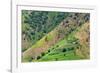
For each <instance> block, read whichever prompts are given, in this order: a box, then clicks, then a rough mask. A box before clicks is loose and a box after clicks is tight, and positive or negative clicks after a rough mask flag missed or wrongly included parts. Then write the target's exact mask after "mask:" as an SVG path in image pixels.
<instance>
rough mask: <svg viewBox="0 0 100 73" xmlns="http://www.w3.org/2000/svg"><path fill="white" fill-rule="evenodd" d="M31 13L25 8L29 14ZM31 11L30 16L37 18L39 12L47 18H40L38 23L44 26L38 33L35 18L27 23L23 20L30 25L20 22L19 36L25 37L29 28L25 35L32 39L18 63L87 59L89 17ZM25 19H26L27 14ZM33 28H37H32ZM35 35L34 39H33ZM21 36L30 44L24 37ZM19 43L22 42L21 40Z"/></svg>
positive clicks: (88, 56) (84, 14) (85, 15)
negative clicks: (21, 34)
mask: <svg viewBox="0 0 100 73" xmlns="http://www.w3.org/2000/svg"><path fill="white" fill-rule="evenodd" d="M26 12H27V11H26ZM31 12H32V11H29V13H31ZM29 13H26V14H25V16H26V15H27V16H28V15H29ZM32 14H35V15H33V17H32V19H35V18H34V17H37V16H38V17H37V18H38V19H39V18H41V14H43V18H44V17H48V20H45V21H44V20H42V19H41V21H40V23H41V25H45V28H43V29H40V30H41V32H40V30H38V27H39V26H38V25H40V24H39V23H37V22H36V21H37V20H38V19H36V20H34V21H31V22H30V23H29V20H28V19H27V20H28V21H27V20H26V21H25V22H27V23H26V24H30V25H26V24H25V22H24V23H23V24H24V26H23V28H22V31H23V36H24V35H25V36H27V34H28V33H27V32H30V31H33V32H32V34H29V36H31V37H34V39H33V40H32V39H31V41H32V42H33V41H34V43H33V45H31V46H29V45H28V46H29V48H27V49H26V50H24V51H22V62H42V61H61V60H81V59H89V58H90V47H89V42H90V41H89V39H90V37H89V35H90V34H89V32H90V31H89V26H90V24H89V17H90V16H89V14H88V13H71V12H66V13H63V12H43V11H41V12H38V11H35V12H34V11H33V12H32ZM63 15H65V17H64V16H63ZM31 16H32V15H31ZM28 18H29V19H30V17H29V16H28ZM24 20H25V19H24ZM24 20H23V21H24ZM32 22H33V23H32ZM35 22H36V23H35ZM42 22H45V23H42ZM32 24H33V25H32ZM35 24H37V25H35ZM30 26H31V27H30ZM33 27H36V28H37V29H33ZM49 27H50V28H49ZM51 27H52V28H51ZM26 30H27V31H26ZM34 30H36V31H34ZM42 30H43V32H42ZM44 30H45V31H44ZM24 31H25V32H24ZM34 32H36V33H34ZM44 32H45V33H44ZM41 34H42V35H41ZM37 37H38V39H36V38H37ZM24 38H25V39H27V42H30V43H31V44H32V42H31V41H30V40H29V37H28V36H27V38H26V37H24ZM24 38H22V39H24ZM22 43H23V44H24V43H25V42H22Z"/></svg>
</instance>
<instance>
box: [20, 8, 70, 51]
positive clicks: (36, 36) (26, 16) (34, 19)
mask: <svg viewBox="0 0 100 73" xmlns="http://www.w3.org/2000/svg"><path fill="white" fill-rule="evenodd" d="M68 14H69V13H65V12H48V11H33V10H22V52H24V51H25V50H27V49H28V48H29V47H30V46H32V45H33V44H35V43H36V42H37V41H38V40H40V39H41V38H42V37H43V36H45V35H46V34H47V33H48V32H50V31H51V30H53V29H54V28H55V27H56V26H57V25H58V24H59V23H60V22H61V21H62V20H63V19H65V18H66V17H67V16H68Z"/></svg>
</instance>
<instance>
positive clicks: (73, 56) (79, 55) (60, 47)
mask: <svg viewBox="0 0 100 73" xmlns="http://www.w3.org/2000/svg"><path fill="white" fill-rule="evenodd" d="M89 26H90V24H89V22H87V23H85V24H83V25H82V26H81V27H78V28H77V29H76V30H75V31H73V32H72V33H71V34H69V35H68V36H65V37H64V39H62V40H60V41H59V42H58V43H56V44H55V45H54V46H52V47H50V48H49V50H48V52H46V53H44V55H42V56H41V57H40V58H38V59H37V60H33V62H34V61H60V60H80V59H89V58H90V47H89V41H90V39H89Z"/></svg>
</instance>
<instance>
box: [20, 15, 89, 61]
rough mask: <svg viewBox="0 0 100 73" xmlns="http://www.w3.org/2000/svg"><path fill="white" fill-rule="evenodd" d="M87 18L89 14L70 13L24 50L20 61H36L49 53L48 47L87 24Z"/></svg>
mask: <svg viewBox="0 0 100 73" xmlns="http://www.w3.org/2000/svg"><path fill="white" fill-rule="evenodd" d="M87 16H89V14H85V13H83V14H82V13H79V14H75V13H71V15H70V16H69V17H67V18H66V19H64V20H63V21H62V22H61V23H60V24H59V25H58V26H57V27H56V28H54V29H53V30H52V31H51V32H49V33H48V34H47V35H46V36H44V37H43V38H42V39H40V40H39V41H37V43H36V44H34V45H33V46H32V47H30V48H29V49H28V50H26V51H25V52H24V53H23V55H22V61H23V62H28V61H32V60H37V59H39V58H40V57H41V55H42V56H43V55H44V53H46V52H47V53H48V52H50V50H49V48H50V47H52V46H54V45H55V44H56V43H58V42H59V41H60V40H62V39H64V37H65V36H68V35H69V34H71V33H72V32H73V31H74V30H75V29H77V28H78V27H81V26H82V25H83V24H84V23H85V22H87V21H88V20H89V19H86V18H87Z"/></svg>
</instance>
